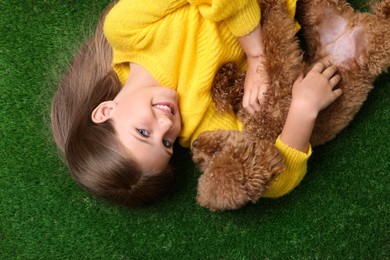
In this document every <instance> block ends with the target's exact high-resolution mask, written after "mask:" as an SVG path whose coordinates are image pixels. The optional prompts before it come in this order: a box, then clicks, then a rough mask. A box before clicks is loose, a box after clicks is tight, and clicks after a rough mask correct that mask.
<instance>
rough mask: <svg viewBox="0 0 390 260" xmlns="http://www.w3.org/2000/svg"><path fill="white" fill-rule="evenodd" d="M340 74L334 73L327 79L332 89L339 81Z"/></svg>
mask: <svg viewBox="0 0 390 260" xmlns="http://www.w3.org/2000/svg"><path fill="white" fill-rule="evenodd" d="M340 79H341V78H340V75H338V74H336V75H334V76H333V77H331V79H330V80H329V84H330V86H331V87H332V89H333V88H334V87H335V86H336V85H337V84H338V83H339V82H340Z"/></svg>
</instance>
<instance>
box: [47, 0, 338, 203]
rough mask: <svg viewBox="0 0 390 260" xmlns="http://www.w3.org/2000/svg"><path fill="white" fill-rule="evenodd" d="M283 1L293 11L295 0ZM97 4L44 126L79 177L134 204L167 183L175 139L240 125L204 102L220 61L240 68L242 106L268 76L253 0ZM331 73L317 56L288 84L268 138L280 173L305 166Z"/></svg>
mask: <svg viewBox="0 0 390 260" xmlns="http://www.w3.org/2000/svg"><path fill="white" fill-rule="evenodd" d="M286 5H287V8H288V10H289V12H290V14H291V17H293V16H294V12H295V1H292V0H288V1H286ZM107 10H110V8H108V9H107ZM107 12H108V11H106V12H105V13H104V14H103V16H102V18H101V20H100V22H99V24H98V26H97V31H96V33H95V35H94V36H93V37H92V39H91V40H90V41H88V42H87V43H86V44H85V45H84V46H83V47H82V48H81V49H80V51H79V53H78V54H77V55H76V56H75V58H74V60H73V63H72V65H71V67H70V68H69V70H68V71H67V73H66V74H65V76H64V77H63V79H62V81H61V84H60V86H59V89H58V91H57V93H56V96H55V98H54V101H53V105H52V131H53V136H54V139H55V140H56V143H57V144H58V146H59V147H60V149H61V150H62V151H63V152H64V154H65V157H66V160H67V163H68V165H69V168H70V170H71V172H72V175H73V176H74V178H75V179H76V181H77V182H78V183H79V184H80V185H82V186H83V187H85V188H86V189H87V190H88V191H90V192H91V193H92V194H94V195H97V196H98V197H101V198H104V199H107V200H109V201H112V202H116V203H121V204H125V205H142V204H146V203H149V202H151V201H153V200H155V199H157V198H159V196H160V195H161V194H163V192H165V191H166V190H167V189H168V188H169V184H170V183H171V182H172V178H173V175H172V171H171V168H170V167H169V166H168V165H169V164H168V163H169V160H170V158H171V156H172V153H173V150H172V148H173V143H174V142H175V140H176V138H178V141H179V143H180V144H181V145H182V146H184V147H190V146H191V143H192V142H193V141H194V140H195V139H196V137H197V136H198V135H199V134H200V133H201V132H202V131H206V130H215V129H241V128H242V126H241V124H240V122H238V121H237V120H236V118H235V117H234V115H233V114H223V115H219V114H217V113H216V109H215V107H214V104H213V103H212V99H211V96H210V87H211V83H212V80H213V77H214V75H215V73H216V71H217V70H218V68H219V67H220V66H221V65H222V64H224V63H226V62H229V61H234V62H236V63H237V64H238V66H239V68H240V69H242V70H244V69H246V70H247V77H246V80H245V91H244V98H243V106H244V108H246V109H247V110H248V111H249V112H250V113H254V112H255V111H258V110H259V109H260V107H261V101H262V98H263V93H264V92H265V91H266V90H267V84H268V77H267V74H266V72H265V71H263V70H262V54H263V52H264V47H263V43H262V38H261V27H260V25H259V22H260V8H259V4H258V3H257V1H256V0H249V1H248V0H236V1H230V0H214V1H202V0H197V1H196V0H188V1H185V0H171V1H167V0H149V1H148V0H146V1H145V0H142V1H138V0H121V1H119V2H118V3H117V4H116V5H115V6H114V7H113V8H112V9H111V10H110V11H109V13H108V14H107ZM106 14H107V17H106ZM103 21H104V34H103ZM106 38H107V39H108V42H107V41H106ZM111 64H112V67H111ZM335 73H336V69H335V68H334V67H333V66H330V67H327V66H324V65H323V64H317V65H316V66H314V67H313V69H312V70H311V71H310V72H309V73H308V74H307V75H306V77H304V78H303V77H300V78H299V79H297V81H296V82H295V84H294V90H293V100H292V102H291V107H290V112H289V115H288V117H287V120H286V124H285V126H284V129H283V131H282V133H281V135H280V137H279V138H278V141H277V143H276V147H277V148H278V149H280V150H281V151H283V155H284V156H285V159H286V162H288V163H290V164H291V165H295V166H296V167H295V168H294V171H295V172H292V173H289V174H297V175H299V176H303V175H304V174H305V172H306V161H307V159H308V157H309V156H310V153H311V149H310V145H309V143H308V142H309V139H310V135H311V132H312V127H313V125H314V122H315V119H316V117H317V114H318V112H319V111H320V110H322V109H323V108H325V107H326V106H328V105H329V104H330V103H332V102H333V101H334V100H335V99H336V98H337V97H338V96H340V95H341V91H340V90H333V88H334V87H335V86H336V84H337V83H338V81H339V77H338V75H337V74H335ZM296 185H297V183H296V184H294V186H296Z"/></svg>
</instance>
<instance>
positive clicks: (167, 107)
mask: <svg viewBox="0 0 390 260" xmlns="http://www.w3.org/2000/svg"><path fill="white" fill-rule="evenodd" d="M155 107H157V108H160V109H164V110H166V111H169V112H171V113H172V109H171V108H170V107H169V106H166V105H155Z"/></svg>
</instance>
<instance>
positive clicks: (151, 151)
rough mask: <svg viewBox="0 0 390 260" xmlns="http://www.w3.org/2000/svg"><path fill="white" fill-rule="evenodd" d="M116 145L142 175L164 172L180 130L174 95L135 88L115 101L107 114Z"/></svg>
mask: <svg viewBox="0 0 390 260" xmlns="http://www.w3.org/2000/svg"><path fill="white" fill-rule="evenodd" d="M110 118H111V119H112V120H113V121H114V127H115V129H116V131H117V133H118V137H119V139H120V141H121V142H122V143H123V145H124V146H125V147H127V148H128V149H129V151H130V153H131V154H132V155H133V156H134V157H135V159H136V160H137V161H138V163H139V164H140V165H141V168H142V169H143V170H146V171H151V172H154V171H161V170H163V169H165V168H166V166H167V165H168V162H169V160H170V158H171V156H172V153H173V143H174V142H175V140H176V138H177V137H178V135H179V133H180V130H181V118H180V113H179V107H178V96H177V93H176V91H174V90H172V89H169V88H165V87H161V86H150V87H142V88H135V89H134V90H132V91H131V92H129V93H127V94H125V95H122V96H121V98H119V99H118V100H116V104H115V106H114V107H113V108H112V110H111V112H110Z"/></svg>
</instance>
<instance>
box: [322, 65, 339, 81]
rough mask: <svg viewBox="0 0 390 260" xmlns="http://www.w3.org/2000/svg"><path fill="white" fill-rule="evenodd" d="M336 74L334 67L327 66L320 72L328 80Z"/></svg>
mask: <svg viewBox="0 0 390 260" xmlns="http://www.w3.org/2000/svg"><path fill="white" fill-rule="evenodd" d="M336 72H337V68H336V67H335V66H329V67H327V68H326V69H325V70H324V71H323V72H322V75H324V76H325V77H327V78H328V79H330V78H331V77H332V76H333V75H334V74H335V73H336Z"/></svg>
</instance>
